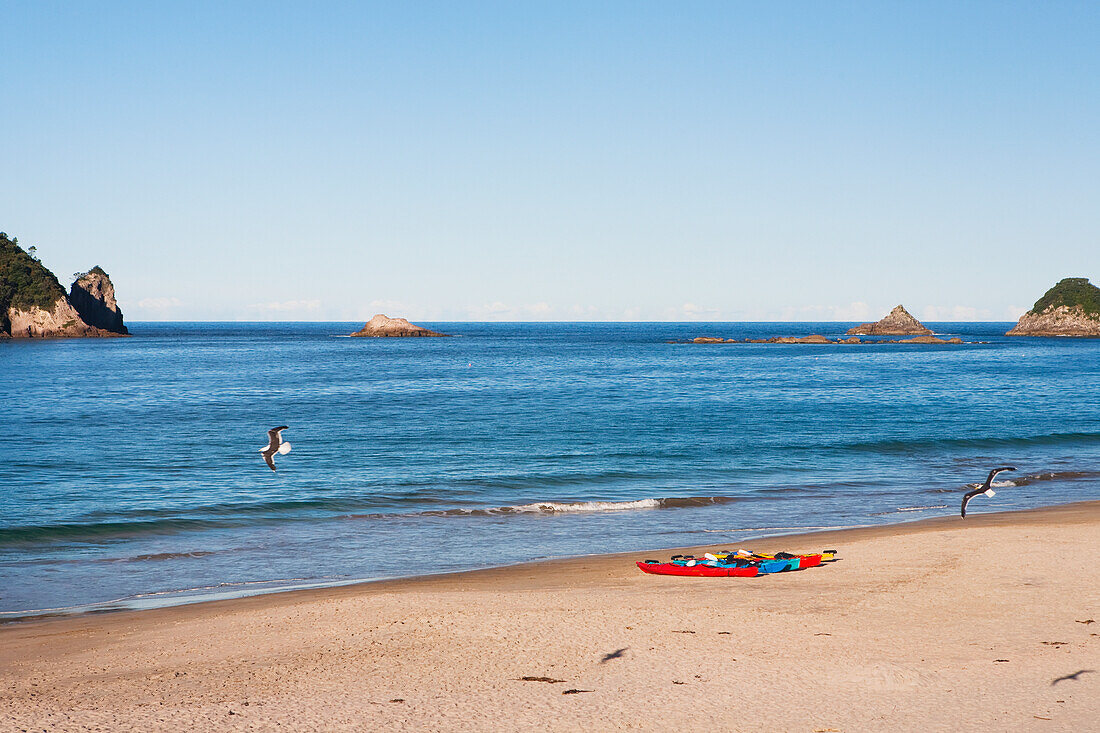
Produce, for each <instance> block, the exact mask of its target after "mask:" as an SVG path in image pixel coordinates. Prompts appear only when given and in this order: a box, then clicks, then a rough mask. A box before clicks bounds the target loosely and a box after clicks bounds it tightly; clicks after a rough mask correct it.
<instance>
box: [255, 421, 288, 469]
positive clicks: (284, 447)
mask: <svg viewBox="0 0 1100 733" xmlns="http://www.w3.org/2000/svg"><path fill="white" fill-rule="evenodd" d="M286 429H287V426H286V425H280V426H279V427H277V428H271V430H268V431H267V440H268V443H267V445H265V446H264V447H263V448H260V453H261V454H262V455H263V457H264V461H265V462H266V463H267V466H268V468H270V469H271V470H272V471H274V470H275V454H276V453H278V454H280V455H284V456H285V455H286V454H287V453H289V452H290V443H288V442H286V441H285V440H283V436H282V435H281V433H282V432H283V431H284V430H286Z"/></svg>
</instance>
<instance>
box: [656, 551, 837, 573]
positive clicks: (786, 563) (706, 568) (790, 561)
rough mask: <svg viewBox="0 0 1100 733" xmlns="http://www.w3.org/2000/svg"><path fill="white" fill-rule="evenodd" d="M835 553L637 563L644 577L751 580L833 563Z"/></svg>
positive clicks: (726, 555)
mask: <svg viewBox="0 0 1100 733" xmlns="http://www.w3.org/2000/svg"><path fill="white" fill-rule="evenodd" d="M835 558H836V551H835V550H826V551H824V552H820V553H814V554H810V555H792V554H790V553H786V552H780V553H776V554H775V555H765V554H756V553H751V552H748V551H747V550H738V551H737V552H736V553H733V552H720V553H717V554H713V555H712V554H710V553H709V552H708V553H707V554H705V555H704V556H703V557H694V556H692V555H673V556H672V560H670V561H669V562H660V561H658V560H645V561H643V562H638V563H636V564H637V566H638V568H639V569H640V570H641V571H642V572H644V573H650V574H652V575H679V576H685V577H701V578H729V577H741V578H753V577H756V576H758V575H770V574H772V573H783V572H788V571H791V570H802V569H804V568H812V567H815V566H817V565H820V564H821V563H822V561H823V560H830V561H831V560H834V559H835Z"/></svg>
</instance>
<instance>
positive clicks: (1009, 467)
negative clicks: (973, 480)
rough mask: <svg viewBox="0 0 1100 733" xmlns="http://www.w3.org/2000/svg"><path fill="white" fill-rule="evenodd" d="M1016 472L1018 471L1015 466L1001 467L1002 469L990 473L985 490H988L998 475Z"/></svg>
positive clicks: (995, 469)
mask: <svg viewBox="0 0 1100 733" xmlns="http://www.w3.org/2000/svg"><path fill="white" fill-rule="evenodd" d="M1015 470H1016V467H1015V466H1001V467H1000V468H994V469H993V470H992V471H990V472H989V477H988V478H986V480H985V485H984V486H983V488H986V489H988V488H989V486H990V484H992V483H993V478H994V477H995V476H996V475H997V474H998V473H1004V472H1005V471H1015Z"/></svg>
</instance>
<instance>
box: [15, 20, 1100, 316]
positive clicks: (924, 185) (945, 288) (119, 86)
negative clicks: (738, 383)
mask: <svg viewBox="0 0 1100 733" xmlns="http://www.w3.org/2000/svg"><path fill="white" fill-rule="evenodd" d="M0 24H2V25H3V27H4V28H5V65H4V69H3V70H2V71H0V92H2V93H3V99H4V101H5V103H6V108H7V114H6V115H5V119H4V122H3V134H2V135H0V156H2V158H3V160H4V161H5V176H4V177H3V180H2V182H0V230H4V231H6V232H7V233H8V234H9V235H11V236H16V237H18V238H19V240H20V243H21V244H22V245H23V246H24V247H28V246H31V245H34V246H36V247H37V250H38V255H39V257H40V258H41V259H42V261H43V263H44V264H45V265H46V266H47V267H49V268H50V269H51V270H53V272H54V273H55V274H57V275H58V279H59V280H60V281H61V282H62V284H63V285H65V286H67V285H68V283H69V282H70V280H69V276H68V274H69V273H71V272H75V271H84V270H87V269H88V268H90V267H91V266H92V265H95V264H99V265H101V266H102V267H103V268H104V269H105V270H106V271H107V272H109V273H110V275H111V277H112V279H113V281H114V283H115V285H116V288H117V292H118V297H119V301H120V305H121V307H122V309H123V311H124V313H125V316H126V318H127V320H128V321H132V322H142V321H150V322H152V321H225V322H242V321H258V322H263V321H334V322H353V321H365V320H367V319H368V318H370V316H371V315H373V314H374V313H378V312H384V313H386V314H387V315H390V316H401V317H405V318H408V319H409V320H411V321H413V322H417V321H424V322H479V321H518V322H527V321H538V322H541V321H552V322H559V321H608V322H659V321H698V322H707V321H722V322H734V321H742V322H743V321H768V322H791V321H806V322H851V321H855V322H864V321H873V320H878V319H879V318H881V317H882V316H884V315H885V314H886V313H887V312H889V310H890V309H891V308H892V307H893V306H894V305H897V304H898V303H903V304H904V305H905V306H906V308H907V309H908V310H909V311H910V312H911V313H912V314H913V315H914V316H916V317H917V318H918V319H921V320H923V321H929V322H952V321H989V322H1008V321H1014V320H1016V318H1017V317H1018V316H1019V315H1020V314H1022V313H1023V312H1024V311H1026V310H1027V309H1028V308H1029V307H1030V305H1031V304H1032V303H1033V302H1035V301H1036V300H1037V299H1038V298H1039V297H1040V296H1042V295H1043V293H1044V292H1046V290H1047V289H1048V288H1050V287H1051V286H1053V285H1054V284H1055V283H1056V282H1058V281H1059V280H1060V279H1062V278H1064V277H1088V278H1090V279H1092V280H1093V282H1094V283H1095V282H1096V281H1097V279H1098V278H1100V271H1098V269H1097V268H1098V265H1100V257H1098V256H1097V252H1098V251H1100V247H1098V246H1097V244H1098V241H1100V218H1098V214H1097V209H1096V206H1095V202H1096V201H1097V200H1098V199H1100V180H1098V178H1097V176H1096V175H1095V173H1096V171H1097V170H1100V134H1098V133H1097V130H1100V44H1097V43H1096V42H1095V39H1096V38H1097V37H1100V6H1095V5H1092V4H1087V3H1057V4H1044V5H1031V4H1024V3H993V2H974V3H967V4H963V5H959V4H957V3H947V2H942V3H928V4H921V5H920V6H919V7H918V6H878V5H874V4H866V3H838V4H830V5H828V6H823V5H819V4H813V3H796V4H792V5H789V6H784V7H754V6H735V5H729V4H725V3H712V2H702V3H696V4H692V5H690V6H668V7H665V6H659V5H656V4H637V3H626V2H612V3H607V4H601V5H599V6H596V7H593V6H590V5H589V4H585V3H571V2H563V3H554V4H545V5H537V4H533V5H526V4H525V5H515V4H511V3H504V2H493V3H488V2H487V3H473V4H466V5H460V6H456V5H453V4H448V3H442V2H439V3H436V2H424V3H416V4H402V5H399V6H396V7H395V6H390V5H384V4H356V5H354V6H350V7H345V6H338V5H308V6H307V5H304V4H295V3H259V2H242V3H235V4H233V5H232V6H226V5H224V4H221V3H214V2H196V3H190V4H187V5H186V6H178V7H171V6H159V5H157V6H149V5H147V4H144V3H137V2H113V3H106V4H102V5H97V6H95V7H93V6H80V5H70V4H64V3H30V2H27V3H18V2H16V3H5V4H4V5H3V6H2V7H0Z"/></svg>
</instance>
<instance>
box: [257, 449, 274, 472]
mask: <svg viewBox="0 0 1100 733" xmlns="http://www.w3.org/2000/svg"><path fill="white" fill-rule="evenodd" d="M260 454H261V455H262V456H263V457H264V463H266V464H267V467H268V468H270V469H271V470H272V471H274V470H275V459H274V457H273V456H274V455H275V451H274V450H272V449H271V448H268V449H267V450H264V451H260Z"/></svg>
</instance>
